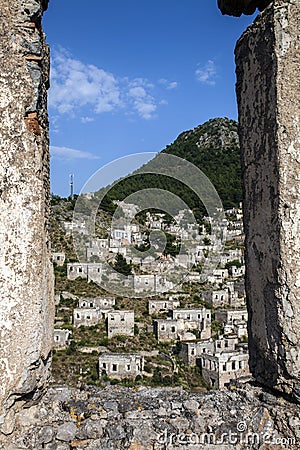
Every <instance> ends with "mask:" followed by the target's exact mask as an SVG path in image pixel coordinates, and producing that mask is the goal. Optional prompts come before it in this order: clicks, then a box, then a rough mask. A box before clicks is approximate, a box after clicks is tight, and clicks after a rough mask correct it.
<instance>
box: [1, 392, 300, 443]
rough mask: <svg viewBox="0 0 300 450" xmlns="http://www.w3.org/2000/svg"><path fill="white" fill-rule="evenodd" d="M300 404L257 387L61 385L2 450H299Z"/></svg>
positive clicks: (21, 419)
mask: <svg viewBox="0 0 300 450" xmlns="http://www.w3.org/2000/svg"><path fill="white" fill-rule="evenodd" d="M299 413H300V408H299V406H297V405H295V404H293V403H289V402H288V401H286V400H284V399H282V398H277V397H275V396H274V395H272V394H270V393H268V392H266V391H264V390H262V389H261V388H260V387H255V386H251V385H250V384H247V385H246V384H244V385H243V384H240V385H237V386H232V387H231V389H230V390H223V391H210V392H207V393H202V394H191V393H188V392H186V391H183V390H182V389H180V388H155V389H154V388H147V387H141V388H135V389H128V388H125V387H120V386H109V387H107V388H105V389H97V388H95V387H90V388H87V389H84V390H79V389H71V388H68V387H67V386H54V387H51V388H49V390H48V391H47V393H46V394H45V395H44V397H42V398H41V399H40V400H39V402H38V403H35V404H30V403H27V404H25V405H24V406H23V409H22V410H21V412H19V413H17V414H16V417H15V421H13V420H12V417H11V418H10V420H9V421H8V423H7V425H6V429H4V431H5V432H6V433H7V435H6V436H5V435H1V436H0V449H3V450H21V449H34V450H42V449H46V450H70V449H78V450H83V449H85V450H117V449H122V450H125V449H129V450H146V449H147V450H148V449H149V450H150V449H153V450H156V449H157V450H158V449H164V450H165V449H190V450H195V449H221V450H227V449H228V450H229V449H230V450H231V449H232V450H233V449H238V450H242V449H243V450H244V449H260V450H262V449H269V448H272V449H284V448H285V449H289V450H290V449H291V450H292V449H299V439H300V414H299Z"/></svg>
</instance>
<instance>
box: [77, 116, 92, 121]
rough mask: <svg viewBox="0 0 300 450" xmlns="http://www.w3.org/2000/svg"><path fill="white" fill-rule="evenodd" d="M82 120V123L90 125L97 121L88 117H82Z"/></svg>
mask: <svg viewBox="0 0 300 450" xmlns="http://www.w3.org/2000/svg"><path fill="white" fill-rule="evenodd" d="M80 120H81V122H82V123H90V122H94V121H95V119H94V118H93V117H88V116H85V117H81V119H80Z"/></svg>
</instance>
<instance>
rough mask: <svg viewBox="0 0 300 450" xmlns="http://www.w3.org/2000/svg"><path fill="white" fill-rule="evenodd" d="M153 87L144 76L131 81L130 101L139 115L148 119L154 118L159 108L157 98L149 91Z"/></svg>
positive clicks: (128, 95)
mask: <svg viewBox="0 0 300 450" xmlns="http://www.w3.org/2000/svg"><path fill="white" fill-rule="evenodd" d="M153 87H154V86H153V85H152V84H151V83H149V82H148V80H145V79H143V78H136V79H135V80H133V81H131V82H130V83H129V90H128V94H127V97H128V101H129V102H130V103H131V104H132V107H133V108H134V109H135V111H136V112H137V113H138V115H139V116H140V117H142V118H143V119H146V120H149V119H152V118H153V117H154V113H155V112H156V110H157V105H156V102H155V99H154V97H153V96H152V95H151V94H150V92H149V91H150V90H151V89H152V88H153ZM147 89H148V90H147Z"/></svg>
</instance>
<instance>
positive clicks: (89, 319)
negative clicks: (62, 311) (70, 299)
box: [73, 307, 103, 327]
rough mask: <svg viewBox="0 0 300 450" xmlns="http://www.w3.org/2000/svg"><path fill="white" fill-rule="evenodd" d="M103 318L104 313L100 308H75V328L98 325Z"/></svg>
mask: <svg viewBox="0 0 300 450" xmlns="http://www.w3.org/2000/svg"><path fill="white" fill-rule="evenodd" d="M102 318H103V316H102V312H101V310H100V309H99V308H82V307H81V308H74V312H73V324H74V327H80V326H81V325H84V326H86V327H90V326H92V325H97V324H98V323H99V322H100V321H101V319H102Z"/></svg>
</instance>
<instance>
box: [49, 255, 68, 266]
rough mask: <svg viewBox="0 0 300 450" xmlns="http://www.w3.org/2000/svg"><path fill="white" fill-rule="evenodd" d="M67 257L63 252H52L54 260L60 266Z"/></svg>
mask: <svg viewBox="0 0 300 450" xmlns="http://www.w3.org/2000/svg"><path fill="white" fill-rule="evenodd" d="M65 259H66V255H65V253H63V252H55V253H52V262H54V263H55V264H57V265H58V266H63V265H64V262H65Z"/></svg>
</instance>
